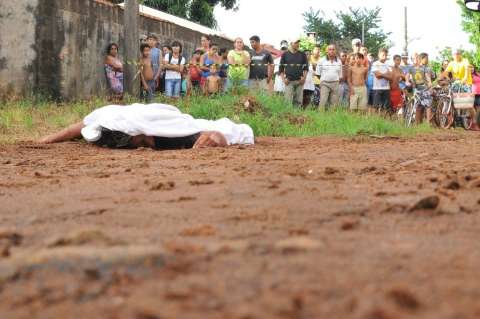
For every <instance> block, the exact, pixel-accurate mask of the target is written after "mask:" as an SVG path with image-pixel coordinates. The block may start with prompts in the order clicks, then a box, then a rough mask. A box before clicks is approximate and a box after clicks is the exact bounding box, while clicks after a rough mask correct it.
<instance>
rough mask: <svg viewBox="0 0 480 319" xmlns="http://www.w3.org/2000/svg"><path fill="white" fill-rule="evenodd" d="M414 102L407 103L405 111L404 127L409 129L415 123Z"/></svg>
mask: <svg viewBox="0 0 480 319" xmlns="http://www.w3.org/2000/svg"><path fill="white" fill-rule="evenodd" d="M415 108H416V105H415V101H413V100H411V101H408V103H407V105H406V109H405V126H406V127H411V126H412V125H413V124H414V123H415Z"/></svg>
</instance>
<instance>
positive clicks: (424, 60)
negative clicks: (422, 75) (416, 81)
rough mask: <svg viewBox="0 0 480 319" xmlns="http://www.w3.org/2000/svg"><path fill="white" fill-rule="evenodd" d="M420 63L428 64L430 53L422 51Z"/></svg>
mask: <svg viewBox="0 0 480 319" xmlns="http://www.w3.org/2000/svg"><path fill="white" fill-rule="evenodd" d="M420 64H421V65H428V54H427V53H425V52H424V53H420Z"/></svg>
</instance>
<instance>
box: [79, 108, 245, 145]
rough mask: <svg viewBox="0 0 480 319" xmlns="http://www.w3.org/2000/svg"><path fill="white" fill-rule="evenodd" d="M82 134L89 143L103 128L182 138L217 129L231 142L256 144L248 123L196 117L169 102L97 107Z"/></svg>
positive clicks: (133, 133) (129, 132)
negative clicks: (168, 103)
mask: <svg viewBox="0 0 480 319" xmlns="http://www.w3.org/2000/svg"><path fill="white" fill-rule="evenodd" d="M83 124H85V127H84V128H83V129H82V136H83V137H84V138H85V140H87V141H88V142H95V141H97V140H98V139H99V138H100V135H101V133H100V132H101V127H104V128H107V129H109V130H112V131H120V132H123V133H125V134H128V135H131V136H136V135H141V134H143V135H147V136H161V137H182V136H189V135H193V134H196V133H199V132H203V131H218V132H220V133H222V134H223V135H224V136H225V138H226V139H227V143H228V145H232V144H254V135H253V130H252V128H251V127H250V126H248V125H246V124H235V123H233V122H232V121H230V120H229V119H227V118H222V119H220V120H217V121H208V120H201V119H194V118H193V117H192V116H190V115H188V114H183V113H181V112H180V110H178V109H177V108H176V107H174V106H171V105H167V104H159V103H153V104H132V105H127V106H121V105H108V106H104V107H101V108H99V109H96V110H95V111H93V112H92V113H90V114H89V115H87V116H86V117H85V118H84V119H83Z"/></svg>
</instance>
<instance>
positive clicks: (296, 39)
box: [289, 37, 300, 43]
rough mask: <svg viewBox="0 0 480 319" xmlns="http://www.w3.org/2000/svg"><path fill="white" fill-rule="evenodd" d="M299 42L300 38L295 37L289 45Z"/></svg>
mask: <svg viewBox="0 0 480 319" xmlns="http://www.w3.org/2000/svg"><path fill="white" fill-rule="evenodd" d="M297 42H300V38H299V37H294V38H291V39H290V41H289V43H297Z"/></svg>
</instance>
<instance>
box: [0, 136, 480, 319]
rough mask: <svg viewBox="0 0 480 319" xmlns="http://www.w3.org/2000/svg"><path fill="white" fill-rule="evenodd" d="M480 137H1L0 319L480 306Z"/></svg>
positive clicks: (469, 311) (443, 312) (455, 314)
mask: <svg viewBox="0 0 480 319" xmlns="http://www.w3.org/2000/svg"><path fill="white" fill-rule="evenodd" d="M479 150H480V136H479V135H478V134H475V133H461V134H459V133H441V134H438V135H432V136H425V137H419V138H415V139H394V138H382V139H379V138H371V137H358V138H354V139H339V138H312V139H276V138H262V139H259V141H258V144H257V145H255V146H253V147H230V148H226V149H202V150H184V151H168V152H155V151H151V150H147V149H139V150H134V151H122V150H108V149H99V148H96V147H93V146H89V145H85V144H83V143H81V142H71V143H65V144H59V145H48V146H39V145H34V144H20V145H12V146H0V164H1V165H0V212H1V213H0V318H2V319H5V318H89V319H96V318H102V319H104V318H107V319H110V318H111V319H114V318H119V319H120V318H133V319H160V318H182V319H183V318H239V319H240V318H242V319H250V318H251V319H254V318H262V319H263V318H295V319H300V318H301V319H304V318H305V319H306V318H361V319H392V318H431V319H439V318H452V319H461V318H480V151H479Z"/></svg>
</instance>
